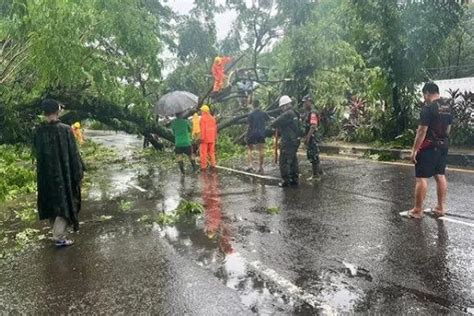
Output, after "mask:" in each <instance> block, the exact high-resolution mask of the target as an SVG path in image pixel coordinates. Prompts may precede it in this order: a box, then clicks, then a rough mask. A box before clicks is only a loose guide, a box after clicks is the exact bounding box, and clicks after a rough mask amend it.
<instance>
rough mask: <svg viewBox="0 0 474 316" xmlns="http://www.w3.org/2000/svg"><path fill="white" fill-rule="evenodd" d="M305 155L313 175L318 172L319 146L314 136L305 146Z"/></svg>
mask: <svg viewBox="0 0 474 316" xmlns="http://www.w3.org/2000/svg"><path fill="white" fill-rule="evenodd" d="M306 156H307V157H308V160H309V161H310V162H311V165H312V167H313V175H318V174H319V172H320V171H319V146H318V143H317V141H316V139H315V138H314V137H312V138H311V139H310V140H309V143H308V145H307V146H306Z"/></svg>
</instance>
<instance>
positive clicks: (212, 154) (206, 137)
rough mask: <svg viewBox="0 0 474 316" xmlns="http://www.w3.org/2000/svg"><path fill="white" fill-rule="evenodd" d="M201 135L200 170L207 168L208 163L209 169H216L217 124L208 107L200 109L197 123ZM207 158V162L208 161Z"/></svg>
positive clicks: (204, 106)
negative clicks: (199, 118)
mask: <svg viewBox="0 0 474 316" xmlns="http://www.w3.org/2000/svg"><path fill="white" fill-rule="evenodd" d="M199 125H200V129H201V133H200V137H201V145H200V148H199V153H200V157H201V170H203V171H205V170H206V169H207V167H208V161H209V162H210V164H211V168H212V169H214V168H215V167H216V164H217V163H216V141H217V123H216V119H215V118H214V116H212V114H211V113H210V109H209V106H208V105H203V106H202V107H201V120H200V122H199ZM208 158H209V160H208Z"/></svg>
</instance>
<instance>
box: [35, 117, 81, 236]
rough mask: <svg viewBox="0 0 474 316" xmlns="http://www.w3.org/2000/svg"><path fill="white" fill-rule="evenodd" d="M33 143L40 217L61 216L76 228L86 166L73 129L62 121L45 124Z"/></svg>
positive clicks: (39, 129)
mask: <svg viewBox="0 0 474 316" xmlns="http://www.w3.org/2000/svg"><path fill="white" fill-rule="evenodd" d="M34 145H35V152H36V162H37V164H36V166H37V181H38V212H39V218H40V219H54V218H56V216H62V217H64V218H65V219H66V220H67V221H68V222H69V224H72V225H73V226H74V229H75V230H77V229H78V228H79V220H78V213H79V211H80V209H81V188H80V183H81V180H82V176H83V170H84V165H83V162H82V160H81V156H80V155H79V151H78V149H77V145H76V141H75V139H74V135H73V133H72V131H71V128H70V127H69V126H68V125H65V124H63V123H61V122H59V121H55V122H51V123H45V124H43V125H41V126H40V127H39V128H38V129H37V131H36V134H35V140H34Z"/></svg>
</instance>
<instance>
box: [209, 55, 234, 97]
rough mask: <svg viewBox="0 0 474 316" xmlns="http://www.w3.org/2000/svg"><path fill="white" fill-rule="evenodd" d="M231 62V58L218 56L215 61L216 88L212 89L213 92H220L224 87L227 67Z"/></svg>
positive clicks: (213, 71) (213, 67)
mask: <svg viewBox="0 0 474 316" xmlns="http://www.w3.org/2000/svg"><path fill="white" fill-rule="evenodd" d="M230 61H231V58H230V57H227V56H223V57H219V56H217V57H216V58H215V59H214V63H213V64H212V69H211V70H212V76H213V77H214V87H213V89H212V91H213V92H219V91H220V90H221V89H222V86H223V85H224V79H225V65H226V64H228V63H229V62H230Z"/></svg>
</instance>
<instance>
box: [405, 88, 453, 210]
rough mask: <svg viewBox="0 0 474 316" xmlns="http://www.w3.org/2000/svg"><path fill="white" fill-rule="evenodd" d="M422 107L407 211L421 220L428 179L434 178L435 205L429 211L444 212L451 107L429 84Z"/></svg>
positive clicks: (451, 117)
mask: <svg viewBox="0 0 474 316" xmlns="http://www.w3.org/2000/svg"><path fill="white" fill-rule="evenodd" d="M422 91H423V97H424V99H425V105H424V106H423V108H422V110H421V115H420V123H419V126H418V130H417V132H416V138H415V142H414V144H413V149H412V153H411V161H412V162H413V163H414V164H415V174H416V187H415V207H414V208H413V209H411V210H410V211H408V216H409V217H411V218H421V217H423V201H424V199H425V195H426V191H427V188H428V182H427V178H431V177H433V176H434V178H435V180H436V186H437V194H438V204H437V205H436V207H435V208H434V209H433V210H432V211H433V213H434V214H435V215H437V216H443V215H444V214H445V212H446V210H445V208H444V205H445V202H446V192H447V187H448V184H447V181H446V176H445V169H446V159H447V156H448V143H449V137H448V135H449V131H450V129H451V124H452V122H453V116H452V114H451V107H450V106H449V104H448V103H447V102H446V101H445V100H443V99H441V98H440V95H439V88H438V86H437V85H436V84H435V83H432V82H428V83H426V84H425V85H424V87H423V90H422Z"/></svg>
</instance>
